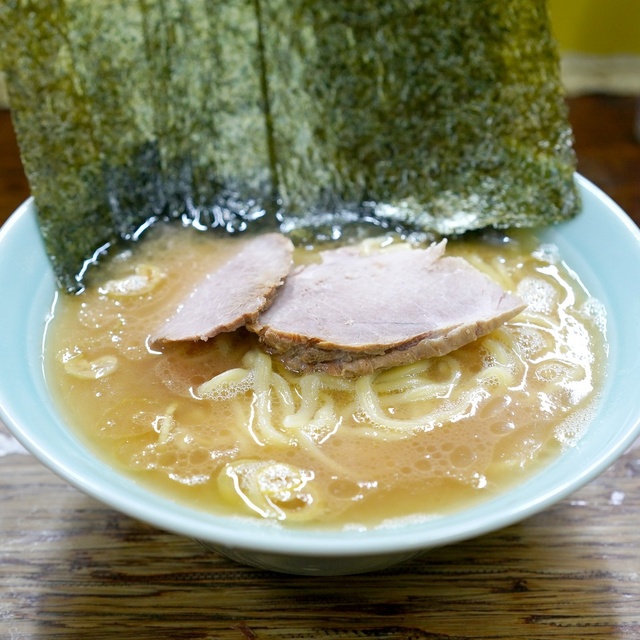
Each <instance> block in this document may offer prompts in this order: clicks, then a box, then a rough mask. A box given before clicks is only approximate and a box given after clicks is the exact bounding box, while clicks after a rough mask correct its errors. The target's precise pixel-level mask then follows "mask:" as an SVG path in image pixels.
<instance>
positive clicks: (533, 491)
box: [0, 176, 640, 575]
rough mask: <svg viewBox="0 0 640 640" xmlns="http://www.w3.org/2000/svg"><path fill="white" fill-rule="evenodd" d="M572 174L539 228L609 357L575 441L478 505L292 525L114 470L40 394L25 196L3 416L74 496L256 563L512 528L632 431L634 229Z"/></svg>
mask: <svg viewBox="0 0 640 640" xmlns="http://www.w3.org/2000/svg"><path fill="white" fill-rule="evenodd" d="M576 180H577V183H578V186H579V188H580V191H581V194H582V198H583V211H582V212H581V213H580V215H578V216H577V217H576V218H575V219H573V220H571V221H569V222H566V223H562V224H560V225H558V226H555V227H552V228H549V229H547V230H546V231H544V234H543V237H544V238H545V239H546V240H548V241H550V242H553V243H556V244H557V245H558V246H559V248H560V250H561V253H562V255H563V257H564V258H565V260H566V261H567V262H568V264H569V266H570V267H572V268H573V269H574V270H575V271H576V272H577V273H578V274H579V276H580V278H581V279H582V280H583V282H584V283H585V285H586V286H587V287H588V288H589V289H590V291H591V292H592V293H593V294H594V295H596V296H597V297H598V298H600V300H601V301H602V302H603V303H604V305H605V306H606V309H607V315H608V336H609V348H610V355H609V364H608V371H607V375H606V379H605V389H604V394H603V398H602V401H601V403H600V406H599V409H598V411H597V412H596V413H595V415H594V417H593V421H592V423H591V424H590V426H589V428H588V430H587V432H586V434H585V435H584V437H583V438H582V439H581V441H580V442H579V443H578V444H577V446H575V447H574V448H572V449H570V450H568V451H566V452H565V453H564V454H562V456H561V457H559V458H558V459H557V460H556V461H555V462H554V463H552V464H551V465H550V466H548V467H547V468H545V469H544V472H542V473H539V474H538V475H536V476H534V477H532V478H531V479H529V480H528V481H526V482H525V483H523V484H521V485H520V486H518V487H516V488H514V489H512V490H510V491H508V492H507V493H505V494H503V495H501V496H499V497H496V498H494V499H492V500H490V501H489V502H485V503H483V504H480V505H478V506H476V507H473V508H470V509H466V510H463V511H460V512H458V513H454V514H452V515H447V516H444V517H440V518H437V519H434V520H431V521H429V522H427V523H422V524H413V525H406V526H402V527H400V528H389V529H377V530H373V531H368V532H364V533H363V532H356V531H351V532H340V531H336V532H327V531H314V530H309V531H304V532H301V531H291V530H286V529H278V528H274V527H270V526H264V525H261V524H260V523H256V524H255V525H252V524H248V523H247V521H246V520H243V521H239V520H233V519H228V518H224V517H217V516H214V515H207V514H203V513H201V512H199V511H195V510H193V509H190V508H187V507H183V506H180V505H177V504H175V503H173V502H171V501H170V500H167V499H164V498H162V497H160V496H158V495H155V494H153V493H151V492H149V491H148V490H146V489H144V488H142V487H140V486H138V485H136V484H135V482H133V481H132V480H130V479H129V478H126V477H124V476H122V475H119V474H118V473H116V472H115V471H114V470H113V469H112V468H111V467H110V466H109V465H108V464H106V463H104V462H102V461H101V460H99V459H97V458H96V457H95V455H94V454H92V453H91V452H90V451H88V450H87V449H86V448H85V447H84V446H83V445H82V444H81V443H80V441H79V439H78V438H77V437H76V436H75V435H74V433H73V432H72V431H70V430H69V429H68V428H67V426H66V425H65V423H64V421H63V420H62V418H61V417H60V415H59V414H58V412H57V410H56V407H55V406H54V405H53V404H52V402H51V399H50V397H49V394H48V391H47V387H46V384H45V379H44V376H43V371H42V354H41V349H42V338H43V332H44V328H45V320H46V318H47V314H48V313H49V310H50V308H51V304H52V301H53V298H54V295H55V283H54V278H53V275H52V271H51V268H50V266H49V262H48V259H47V257H46V256H45V253H44V250H43V247H42V243H41V239H40V236H39V233H38V229H37V225H36V220H35V207H34V204H33V202H32V201H31V200H29V201H27V202H25V203H24V204H23V205H22V206H21V207H20V208H19V209H18V210H17V211H16V212H15V213H14V214H13V216H12V217H11V218H10V219H9V221H8V222H7V223H6V224H5V225H4V226H3V227H2V229H1V230H0V282H2V314H1V316H0V413H1V415H2V418H3V420H4V421H5V423H6V425H7V426H8V427H9V429H10V430H11V431H12V432H13V434H14V435H15V437H16V438H17V439H18V440H19V441H20V442H21V443H22V444H23V445H24V446H25V447H26V448H27V449H28V450H29V451H31V453H33V455H34V456H36V457H37V458H38V459H39V460H40V461H41V462H42V463H43V464H45V465H46V466H47V467H49V468H50V469H51V470H53V471H54V472H55V473H57V474H58V475H60V476H61V477H63V478H64V479H66V480H67V481H68V482H70V483H71V484H72V485H74V486H75V487H77V488H78V489H80V490H81V491H84V492H85V493H87V494H89V495H91V496H93V497H95V498H97V499H98V500H101V501H102V502H104V503H106V504H108V505H110V506H111V507H113V508H115V509H118V510H120V511H122V512H124V513H127V514H129V515H130V516H133V517H135V518H137V519H139V520H143V521H146V522H148V523H151V524H153V525H155V526H157V527H159V528H161V529H165V530H169V531H174V532H176V533H179V534H182V535H185V536H189V537H192V538H195V539H197V540H199V541H201V542H202V543H203V544H205V545H206V546H208V547H210V548H211V549H215V550H216V551H219V552H221V553H223V554H225V555H227V556H229V557H231V558H234V559H236V560H238V561H240V562H243V563H246V564H251V565H255V566H259V567H262V568H268V569H273V570H277V571H284V572H288V573H301V574H324V575H330V574H348V573H357V572H363V571H370V570H374V569H380V568H383V567H386V566H389V565H391V564H394V563H397V562H400V561H402V560H404V559H407V558H409V557H411V556H413V555H414V554H416V553H420V552H422V551H424V550H427V549H430V548H434V547H439V546H442V545H445V544H450V543H452V542H456V541H459V540H463V539H467V538H471V537H474V536H478V535H480V534H484V533H487V532H489V531H492V530H495V529H499V528H501V527H504V526H506V525H509V524H512V523H514V522H516V521H519V520H521V519H523V518H526V517H528V516H531V515H532V514H534V513H536V512H538V511H541V510H542V509H544V508H546V507H548V506H549V505H551V504H553V503H554V502H556V501H558V500H560V499H562V498H564V497H565V496H567V495H568V494H570V493H572V492H573V491H575V490H577V489H578V488H579V487H581V486H582V485H584V484H585V483H587V482H589V481H590V480H592V479H593V478H595V477H596V476H597V475H598V474H599V473H601V472H602V471H604V470H605V469H606V468H607V467H608V466H609V465H611V464H612V463H613V462H614V461H615V460H616V458H618V457H619V456H620V455H621V454H622V453H623V452H624V451H625V449H626V448H627V447H628V446H629V445H630V444H631V443H632V442H633V440H634V439H635V438H636V437H637V436H638V435H639V434H640V393H638V379H639V377H638V374H640V370H639V364H638V362H639V361H638V353H640V295H639V293H640V287H639V284H638V283H639V282H640V231H639V230H638V228H637V227H636V226H635V224H634V223H633V222H632V221H631V220H630V219H629V218H628V217H627V216H626V215H625V214H624V213H623V212H622V211H621V210H620V208H619V207H618V206H617V205H615V204H614V203H613V202H612V201H611V200H610V199H609V198H608V197H607V196H605V195H604V194H603V193H602V192H601V191H599V190H598V189H597V188H596V187H594V186H593V185H592V184H591V183H589V182H588V181H587V180H585V179H584V178H582V177H580V176H577V177H576Z"/></svg>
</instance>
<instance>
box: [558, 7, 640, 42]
mask: <svg viewBox="0 0 640 640" xmlns="http://www.w3.org/2000/svg"><path fill="white" fill-rule="evenodd" d="M548 2H549V14H550V16H551V23H552V26H553V31H554V35H555V37H556V39H557V40H558V43H559V46H560V49H561V51H562V52H570V53H583V54H591V55H616V54H618V55H619V54H637V55H640V0H548Z"/></svg>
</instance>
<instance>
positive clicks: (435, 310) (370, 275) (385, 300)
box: [248, 241, 525, 376]
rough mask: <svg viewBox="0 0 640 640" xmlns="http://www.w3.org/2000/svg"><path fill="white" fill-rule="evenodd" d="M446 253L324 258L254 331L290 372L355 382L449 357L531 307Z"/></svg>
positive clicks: (296, 278)
mask: <svg viewBox="0 0 640 640" xmlns="http://www.w3.org/2000/svg"><path fill="white" fill-rule="evenodd" d="M445 247H446V241H442V242H440V243H439V244H436V245H432V246H430V247H429V248H426V249H411V250H388V251H380V252H378V253H375V254H369V255H361V254H360V253H359V252H357V251H354V250H353V249H348V248H347V249H337V250H333V251H326V252H323V254H322V258H323V259H322V262H321V263H319V264H310V265H306V266H304V267H302V268H298V269H297V270H294V271H292V273H290V274H289V276H288V277H287V279H286V281H285V283H284V285H283V286H282V287H281V289H280V290H279V291H278V295H277V296H276V297H275V298H274V301H273V304H272V305H271V306H270V307H269V308H268V309H267V310H266V311H264V312H263V313H261V314H260V315H259V317H258V319H257V320H256V321H255V322H254V323H253V324H251V325H248V328H249V329H250V330H251V331H254V332H255V333H257V334H258V335H259V337H260V340H261V341H262V342H263V344H264V345H265V347H266V349H267V350H268V351H269V352H270V353H271V354H273V355H275V356H277V357H279V359H280V360H281V361H282V362H283V363H284V365H285V366H286V367H287V368H289V369H291V370H293V371H298V372H305V371H325V372H327V373H329V374H331V375H344V376H355V375H362V374H366V373H370V372H372V371H375V370H377V369H383V368H388V367H392V366H397V365H402V364H407V363H410V362H414V361H416V360H419V359H422V358H427V357H431V356H441V355H444V354H446V353H448V352H450V351H453V350H454V349H457V348H459V347H461V346H463V345H465V344H467V343H469V342H472V341H474V340H476V339H477V338H479V337H480V336H483V335H486V334H487V333H489V332H491V331H492V330H493V329H495V328H496V327H498V326H500V325H501V324H503V323H504V322H506V321H507V320H509V319H510V318H512V317H514V316H515V315H517V314H518V313H519V312H520V311H521V310H522V309H524V307H525V305H524V303H523V302H522V300H521V299H520V298H518V297H517V296H514V295H512V294H510V293H507V292H505V291H504V290H503V289H502V288H501V287H500V286H499V285H498V284H496V283H495V282H494V281H493V280H491V279H490V278H489V277H487V276H486V275H484V274H483V273H481V272H480V271H478V270H477V269H476V268H475V267H472V266H471V265H470V264H469V263H468V262H467V261H466V260H464V259H462V258H457V257H447V256H444V252H445Z"/></svg>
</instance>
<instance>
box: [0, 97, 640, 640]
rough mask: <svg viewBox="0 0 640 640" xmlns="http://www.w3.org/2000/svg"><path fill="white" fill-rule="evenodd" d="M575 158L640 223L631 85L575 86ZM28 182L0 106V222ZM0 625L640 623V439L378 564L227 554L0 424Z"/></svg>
mask: <svg viewBox="0 0 640 640" xmlns="http://www.w3.org/2000/svg"><path fill="white" fill-rule="evenodd" d="M570 106H571V118H572V122H573V125H574V129H575V134H576V148H577V151H578V155H579V158H580V170H581V172H583V173H584V174H585V175H586V176H587V177H589V178H591V179H592V180H593V181H594V182H595V183H596V184H598V185H599V186H601V187H602V188H603V189H605V190H606V191H607V192H608V193H609V194H610V195H611V196H612V197H613V198H614V199H616V200H617V201H618V202H619V203H620V204H621V205H622V206H623V208H625V209H626V210H627V211H628V212H629V213H630V214H631V215H632V217H633V218H634V220H635V221H636V222H637V223H639V224H640V146H639V145H638V143H637V142H635V141H634V138H633V125H632V122H633V118H634V113H635V101H634V100H633V99H630V98H613V97H584V98H578V99H573V100H571V101H570ZM27 195H28V189H27V185H26V181H25V179H24V176H23V174H22V171H21V167H20V163H19V159H18V154H17V149H16V146H15V140H14V137H13V132H12V129H11V126H10V122H9V119H8V115H7V114H6V113H0V222H1V221H3V220H4V219H5V218H6V217H7V215H8V214H9V213H10V212H11V211H12V210H13V209H14V208H15V206H16V205H17V204H18V203H20V202H21V201H22V200H24V198H25V197H26V196H27ZM0 485H1V489H0V637H1V638H7V639H9V638H11V639H14V640H18V639H27V638H41V637H42V638H70V639H73V638H85V637H86V638H92V639H94V640H97V639H100V638H120V639H128V638H135V639H144V638H153V639H154V640H156V639H160V638H163V639H164V638H175V639H187V638H194V639H200V640H213V639H214V638H216V639H217V638H222V639H227V638H229V639H238V640H249V639H267V638H273V639H276V638H277V639H278V640H288V639H294V638H296V639H301V638H307V639H311V638H331V639H333V640H336V639H350V638H399V639H400V638H402V639H405V640H409V639H415V640H418V639H420V638H424V639H431V640H435V639H442V640H445V639H447V640H453V639H456V640H462V639H472V638H475V639H483V640H489V639H491V640H496V639H504V640H512V639H514V638H526V639H528V640H536V639H542V638H544V639H546V638H562V639H563V640H574V639H575V640H586V639H596V638H597V639H602V640H604V639H606V640H615V639H620V638H629V639H631V638H636V639H637V638H640V442H638V443H636V446H635V447H632V448H631V449H630V450H629V451H628V452H627V453H626V454H625V455H624V456H623V457H622V458H621V459H620V460H619V461H618V462H617V463H616V464H615V465H613V467H611V468H610V469H609V470H608V471H606V472H605V473H604V474H603V475H602V476H601V477H600V478H598V479H597V480H595V481H594V482H592V483H591V484H589V485H588V486H586V487H584V488H583V489H582V490H580V491H578V492H577V493H576V494H574V495H572V496H570V497H569V498H567V499H566V500H563V501H562V502H561V503H559V504H557V505H556V506H554V507H552V508H550V509H548V510H546V511H544V512H542V513H540V514H538V515H536V516H535V517H532V518H530V519H528V520H526V521H524V522H522V523H520V524H517V525H514V526H511V527H508V528H506V529H503V530H501V531H497V532H495V533H492V534H490V535H485V536H483V537H481V538H478V539H475V540H470V541H467V542H463V543H460V544H456V545H452V546H449V547H446V548H443V549H440V550H437V551H434V552H431V553H429V554H426V555H424V556H422V557H420V558H417V559H415V560H413V561H410V562H407V563H405V564H403V565H400V566H398V567H395V568H392V569H390V570H386V571H384V572H379V573H373V574H368V575H361V576H353V577H346V578H301V577H291V576H285V575H278V574H273V573H269V572H266V571H259V570H256V569H251V568H248V567H244V566H240V565H237V564H235V563H233V562H231V561H229V560H226V559H224V558H222V557H219V556H217V555H215V554H212V553H207V552H205V551H204V550H203V549H202V548H201V547H200V546H199V545H198V544H196V543H194V542H191V541H190V540H187V539H184V538H181V537H179V536H176V535H171V534H168V533H164V532H162V531H158V530H156V529H154V528H152V527H150V526H148V525H146V524H142V523H140V522H137V521H135V520H132V519H131V518H129V517H126V516H124V515H121V514H119V513H117V512H115V511H112V510H111V509H110V508H107V507H105V506H103V505H101V504H100V503H98V502H96V501H95V500H93V499H91V498H89V497H86V496H84V495H83V494H81V493H79V492H78V491H76V490H75V489H73V488H71V487H70V486H68V485H67V484H66V483H65V482H63V481H62V480H60V479H58V478H57V477H56V476H54V475H53V474H52V473H50V472H49V471H48V470H46V469H45V468H44V467H42V466H41V465H40V464H39V463H38V462H37V461H36V460H35V459H33V458H32V457H31V456H29V455H27V454H26V453H25V452H24V451H23V450H21V449H20V447H19V446H18V445H17V443H16V442H15V441H14V440H13V439H12V438H11V437H10V436H9V435H8V432H7V431H6V429H5V428H4V427H3V426H2V425H0Z"/></svg>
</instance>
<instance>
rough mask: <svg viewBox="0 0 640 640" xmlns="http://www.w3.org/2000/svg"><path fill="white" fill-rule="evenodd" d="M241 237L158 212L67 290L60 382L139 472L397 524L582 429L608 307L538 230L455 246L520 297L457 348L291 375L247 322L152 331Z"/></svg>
mask: <svg viewBox="0 0 640 640" xmlns="http://www.w3.org/2000/svg"><path fill="white" fill-rule="evenodd" d="M237 242H238V240H236V239H229V238H220V237H216V236H213V235H211V234H203V233H199V232H196V231H194V230H191V229H183V228H178V227H175V226H166V227H158V228H157V229H154V230H153V231H152V232H151V233H150V237H149V238H147V239H145V240H144V241H143V242H140V243H138V245H136V246H135V248H134V250H131V249H126V250H123V251H121V252H120V253H119V254H117V255H115V256H114V257H113V258H112V259H110V260H109V261H108V263H105V264H104V265H103V266H102V267H101V269H102V270H101V272H100V276H101V283H97V284H95V285H94V286H92V287H90V288H88V289H87V290H86V291H85V292H83V293H82V294H81V295H77V296H68V295H60V296H58V297H57V299H56V302H55V304H54V308H53V312H52V318H51V320H50V322H49V326H48V330H47V335H46V340H45V348H44V358H45V368H46V375H47V380H48V384H49V385H50V388H51V390H52V393H53V394H54V396H55V397H56V399H57V401H58V403H59V404H60V406H61V408H62V411H63V414H64V415H65V416H66V417H67V418H68V420H69V422H70V424H71V425H72V426H73V428H74V429H75V430H76V431H77V432H78V434H79V435H80V436H81V437H82V438H83V439H84V440H85V441H86V442H87V444H88V445H89V446H90V447H91V448H92V450H93V451H95V453H96V455H97V456H98V457H99V458H101V459H103V460H105V461H106V462H108V463H109V464H111V465H113V466H115V467H117V468H118V469H120V470H121V471H122V472H123V473H124V474H126V475H128V476H129V477H131V478H132V479H134V480H135V481H136V482H139V483H142V484H144V485H145V486H146V487H148V488H149V489H151V490H152V491H154V492H159V493H160V494H162V495H164V496H166V497H168V498H170V499H173V500H177V501H180V502H181V503H183V504H188V505H190V506H192V507H194V508H197V509H202V510H206V511H209V512H213V513H219V514H234V515H237V516H241V517H242V516H247V517H258V518H260V517H262V518H265V519H268V520H271V521H284V522H286V523H287V524H288V525H290V526H309V525H313V526H328V527H333V528H335V527H338V528H340V527H347V528H359V527H372V526H388V525H390V524H393V523H397V522H399V521H402V520H405V519H416V518H419V519H422V518H432V517H437V516H438V515H441V514H443V513H447V512H451V511H454V510H458V509H461V508H463V507H465V506H467V505H470V504H473V503H475V502H477V501H480V500H484V499H486V498H488V497H491V496H495V495H497V494H499V493H501V492H503V491H505V490H506V489H507V488H509V487H510V486H512V485H513V484H514V483H518V482H522V481H523V480H524V479H526V478H527V477H530V476H531V475H532V474H534V473H536V472H538V471H540V470H541V469H542V468H543V467H544V465H545V464H547V463H548V462H549V461H550V460H553V459H554V458H555V457H556V456H558V455H559V453H560V452H561V451H562V450H563V448H565V447H569V446H572V445H573V444H574V443H575V442H576V441H577V440H578V439H579V437H580V436H581V433H582V430H583V429H584V427H585V426H586V424H587V423H588V421H589V416H590V412H591V411H592V410H593V406H594V403H595V401H596V399H597V395H598V389H599V387H600V383H601V378H602V374H603V370H604V366H605V360H606V342H605V317H604V311H603V308H602V305H601V304H600V303H599V302H598V301H597V300H595V299H593V298H592V297H591V296H590V295H589V293H588V292H587V291H586V290H585V289H584V287H583V286H582V285H581V283H580V281H579V279H578V278H577V277H576V276H575V274H573V273H572V272H571V271H570V269H568V268H567V267H566V266H565V265H564V263H563V262H562V260H561V259H560V257H559V256H558V254H557V251H556V250H555V249H554V248H553V247H551V246H548V245H543V244H540V243H539V242H538V241H537V240H536V238H535V237H534V236H533V235H531V233H530V232H517V233H514V234H512V235H510V236H502V235H496V234H489V235H488V236H486V237H472V238H471V239H467V240H464V241H462V240H460V241H450V242H449V245H448V249H447V254H448V255H460V256H462V257H465V258H466V259H467V260H468V261H469V262H471V263H472V264H473V265H474V266H476V267H477V268H479V269H481V270H483V271H485V272H486V273H488V274H489V275H491V276H492V277H493V278H494V279H495V280H496V281H497V282H499V284H501V285H502V286H503V287H504V288H505V289H507V290H512V291H514V292H516V293H518V294H519V295H520V296H521V297H523V298H524V300H525V301H526V302H527V303H528V308H527V309H526V310H525V312H523V313H522V314H520V315H519V316H517V317H516V318H514V319H513V320H511V321H510V322H508V323H506V324H505V325H504V326H503V327H501V328H500V329H498V330H496V331H494V332H492V333H491V334H489V335H488V336H486V337H484V338H481V339H479V340H477V341H475V342H474V343H472V344H469V345H467V346H465V347H463V348H461V349H458V350H457V351H455V352H453V353H451V354H448V355H446V356H443V357H440V358H431V359H428V360H424V361H421V362H418V363H415V364H412V365H407V366H404V367H396V368H394V369H390V370H387V371H382V372H377V373H374V374H372V375H369V376H362V377H360V378H357V379H355V380H344V379H341V378H332V377H330V376H328V375H326V374H306V375H297V374H293V373H291V372H289V371H287V370H286V369H284V367H283V366H282V365H281V364H280V363H278V362H277V361H276V360H275V359H272V358H271V357H269V356H268V355H267V354H266V353H264V352H263V351H262V350H261V348H260V346H259V344H258V341H257V338H256V336H254V335H253V334H251V333H249V332H247V331H245V330H238V331H236V332H233V333H229V334H222V335H220V336H218V337H217V338H214V339H212V340H209V341H208V342H200V343H188V344H173V345H166V346H163V347H162V348H161V349H159V348H158V349H156V348H152V347H151V346H149V335H150V334H151V333H152V332H153V331H154V330H155V329H156V328H157V327H158V326H159V325H160V324H161V323H162V322H163V321H164V319H165V318H166V316H167V315H168V314H170V313H171V312H172V311H173V309H175V305H176V304H177V301H178V300H180V298H181V297H182V296H184V294H185V293H186V292H187V291H189V290H190V289H191V288H192V286H193V284H194V283H195V282H196V281H197V280H198V279H199V278H200V277H201V276H202V275H203V274H205V273H207V272H208V271H210V270H211V269H213V268H214V267H215V266H216V264H220V263H221V262H222V261H224V260H225V259H226V258H227V257H229V256H230V255H232V253H233V252H234V251H235V247H236V243H237ZM368 242H369V243H370V244H373V245H375V246H377V247H379V246H382V245H383V244H384V245H387V244H391V245H398V244H399V243H400V242H402V241H401V240H399V239H395V238H390V237H389V238H386V239H384V240H382V239H378V240H371V241H368ZM384 250H387V249H384ZM295 257H296V261H299V262H305V261H310V260H314V259H316V258H315V253H314V251H313V250H309V249H297V250H296V256H295Z"/></svg>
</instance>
